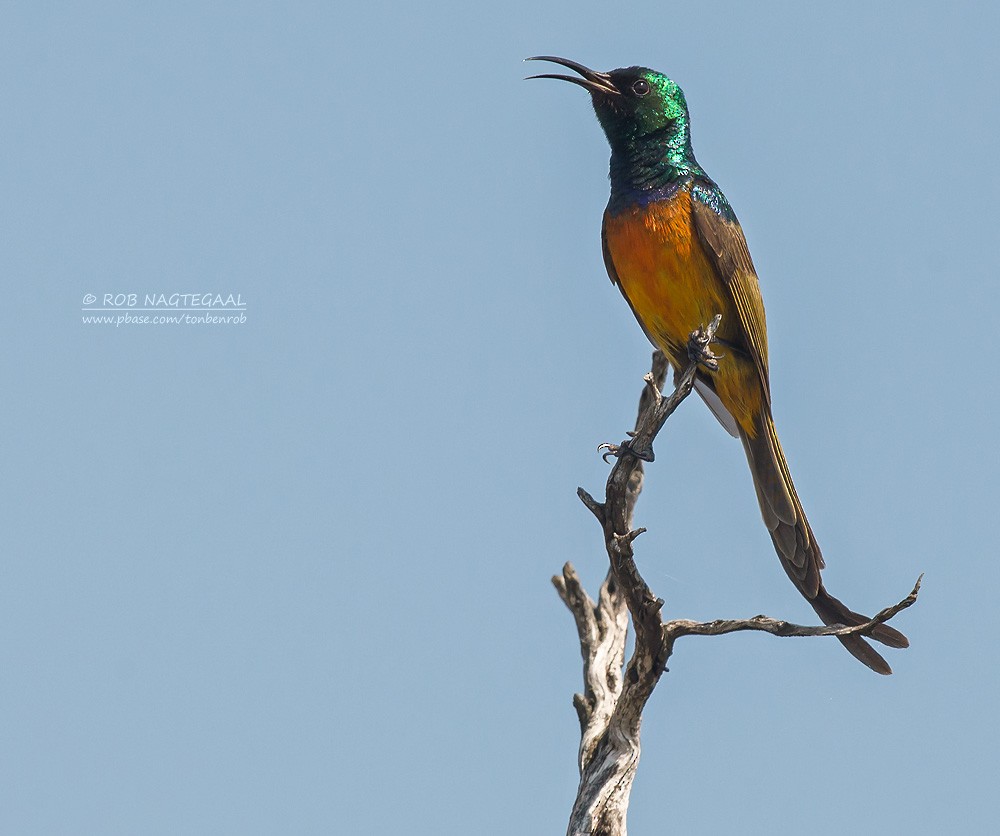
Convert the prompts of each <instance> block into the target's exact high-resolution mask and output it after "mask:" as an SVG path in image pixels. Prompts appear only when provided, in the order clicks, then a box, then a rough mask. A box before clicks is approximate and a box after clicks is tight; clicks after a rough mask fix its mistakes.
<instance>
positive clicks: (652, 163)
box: [528, 55, 701, 187]
mask: <svg viewBox="0 0 1000 836" xmlns="http://www.w3.org/2000/svg"><path fill="white" fill-rule="evenodd" d="M528 60H529V61H552V62H553V63H555V64H561V65H562V66H564V67H569V68H570V69H571V70H574V71H575V72H577V73H579V76H580V77H579V78H577V77H576V76H570V75H557V74H554V73H544V74H542V75H535V76H530V77H531V78H558V79H560V80H562V81H570V82H572V83H573V84H578V85H579V86H580V87H583V88H584V89H585V90H587V91H588V92H589V93H590V97H591V99H592V100H593V103H594V110H595V111H596V112H597V118H598V120H599V121H600V123H601V127H602V128H604V133H605V135H606V136H607V138H608V142H609V143H610V145H611V152H612V154H611V172H612V181H613V182H612V185H615V183H614V181H615V180H616V179H617V180H619V181H620V184H621V185H622V186H625V185H632V186H636V187H638V186H641V185H642V184H647V185H649V184H653V183H654V181H655V184H656V185H662V182H663V181H664V180H665V179H673V178H676V177H678V176H683V175H686V174H689V173H691V172H701V169H700V167H699V166H698V163H697V161H696V160H695V158H694V153H693V152H692V150H691V125H690V118H689V117H688V108H687V101H686V100H685V98H684V91H683V90H681V88H680V87H679V86H678V85H677V83H676V82H674V81H672V80H671V79H669V78H667V77H666V76H665V75H663V73H658V72H656V71H655V70H650V69H648V68H647V67H626V68H624V69H619V70H612V71H611V72H609V73H599V72H596V71H595V70H591V69H590V68H589V67H585V66H583V64H578V63H577V62H576V61H570V60H568V59H566V58H555V57H553V56H548V55H540V56H537V57H535V58H529V59H528Z"/></svg>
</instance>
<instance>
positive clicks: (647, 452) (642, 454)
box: [597, 431, 655, 462]
mask: <svg viewBox="0 0 1000 836" xmlns="http://www.w3.org/2000/svg"><path fill="white" fill-rule="evenodd" d="M628 435H629V437H628V440H627V441H623V442H622V443H621V444H609V443H607V442H605V443H604V444H602V445H601V446H600V447H598V448H597V452H598V453H601V451H602V450H603V451H604V452H603V453H601V458H602V459H604V461H605V462H607V461H608V460H609V458H615V459H620V458H621V457H622V456H635V457H636V458H637V459H641V460H642V461H644V462H651V461H653V459H654V458H655V456H654V455H653V448H652V446H651V445H650V444H649V443H648V442H644V441H639V440H638V439H637V438H636V437H635V433H634V432H631V431H630V432H629V434H628Z"/></svg>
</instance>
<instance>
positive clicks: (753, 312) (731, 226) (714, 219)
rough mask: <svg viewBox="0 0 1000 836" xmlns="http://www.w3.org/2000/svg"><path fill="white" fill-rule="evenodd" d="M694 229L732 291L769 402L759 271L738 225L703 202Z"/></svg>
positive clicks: (697, 209) (698, 205)
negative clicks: (758, 279)
mask: <svg viewBox="0 0 1000 836" xmlns="http://www.w3.org/2000/svg"><path fill="white" fill-rule="evenodd" d="M691 207H692V212H693V213H694V226H695V229H696V230H697V231H698V237H699V239H700V240H701V243H702V246H703V247H704V250H705V254H706V255H707V256H708V258H709V261H711V262H712V264H713V265H714V267H715V271H716V272H717V273H718V274H719V278H721V279H722V281H723V282H724V283H725V284H726V286H727V287H728V288H729V292H730V293H731V294H732V298H733V302H734V303H735V304H736V310H737V313H738V314H739V320H740V321H739V326H740V330H741V331H742V332H743V334H744V336H745V337H746V346H747V348H748V349H749V351H750V354H751V355H752V356H753V360H754V364H755V365H756V366H757V371H758V373H759V374H760V379H761V383H762V384H763V385H764V393H765V396H766V397H767V399H768V401H770V398H771V394H770V392H771V387H770V384H769V382H768V374H767V325H766V323H765V320H764V300H763V299H761V296H760V285H759V284H758V282H757V271H756V270H754V266H753V260H752V259H751V258H750V250H749V249H748V248H747V242H746V238H744V237H743V230H742V229H740V225H739V223H738V222H737V221H736V220H735V219H734V220H727V219H726V218H724V217H722V216H721V215H720V214H719V213H718V212H716V211H715V210H714V209H713V208H712V207H711V206H708V205H706V204H705V203H702V202H701V201H700V200H692V201H691Z"/></svg>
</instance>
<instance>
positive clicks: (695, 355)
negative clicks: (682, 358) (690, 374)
mask: <svg viewBox="0 0 1000 836" xmlns="http://www.w3.org/2000/svg"><path fill="white" fill-rule="evenodd" d="M720 322H722V316H721V314H716V315H715V317H713V319H712V321H711V322H710V323H708V325H705V326H703V327H702V328H698V329H696V330H694V331H692V332H691V334H690V335H689V336H688V345H687V348H688V357H690V358H691V359H692V360H693V361H694V362H695V363H698V364H700V365H702V366H705V368H707V369H710V370H711V371H713V372H717V371H718V370H719V360H721V359H722V355H721V354H716V353H715V352H713V351H712V349H711V348H710V347H709V346H710V345H711V344H712V343H713V342H715V332H716V331H717V330H718V328H719V323H720Z"/></svg>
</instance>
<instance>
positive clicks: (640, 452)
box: [597, 314, 722, 462]
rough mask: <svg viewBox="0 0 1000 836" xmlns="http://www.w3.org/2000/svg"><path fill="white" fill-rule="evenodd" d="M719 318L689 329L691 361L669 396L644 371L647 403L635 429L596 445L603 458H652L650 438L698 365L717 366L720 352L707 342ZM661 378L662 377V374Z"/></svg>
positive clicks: (685, 391) (687, 391) (714, 368)
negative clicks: (619, 439) (611, 441)
mask: <svg viewBox="0 0 1000 836" xmlns="http://www.w3.org/2000/svg"><path fill="white" fill-rule="evenodd" d="M720 322H722V314H716V315H715V316H714V317H713V318H712V321H711V322H709V323H708V325H705V326H702V327H701V328H698V329H696V330H694V331H692V332H691V335H690V336H689V337H688V356H689V357H690V359H691V362H690V363H688V365H687V367H686V368H685V369H684V371H683V372H682V373H680V374H679V375H677V376H675V377H674V391H673V393H672V394H671V395H670V396H669V397H666V398H665V397H663V395H662V394H661V393H660V390H659V387H658V386H657V383H656V379H655V378H654V376H653V374H647V375H646V378H645V380H646V391H645V392H644V393H643V400H644V401H645V402H646V403H645V405H644V406H643V408H642V409H641V411H640V413H639V420H638V421H637V422H636V427H635V432H630V433H629V434H628V435H629V438H628V440H627V441H623V442H622V443H621V444H602V445H601V446H600V447H598V448H597V449H598V451H599V452H600V451H603V454H602V455H603V457H604V461H607V460H608V457H614V458H621V456H623V455H625V454H629V455H632V456H635V457H636V458H637V459H642V461H644V462H651V461H653V459H654V456H653V439H654V438H656V435H657V433H659V431H660V430H661V429H662V428H663V425H664V424H665V423H666V422H667V419H668V418H669V417H670V416H671V415H672V414H673V411H674V410H675V409H677V407H678V406H679V405H680V403H681V401H683V400H684V399H685V398H686V397H687V396H688V395H689V394H691V389H692V387H693V386H694V379H695V375H696V374H697V373H698V367H699V366H705V367H706V368H708V369H711V370H712V371H717V370H718V368H719V359H720V356H719V355H717V354H715V353H714V352H713V351H712V349H711V348H709V346H710V345H711V344H712V343H713V342H715V332H716V331H718V329H719V323H720ZM661 371H663V370H661ZM660 379H661V380H662V374H661V377H660ZM647 395H648V396H649V397H648V398H647Z"/></svg>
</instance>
